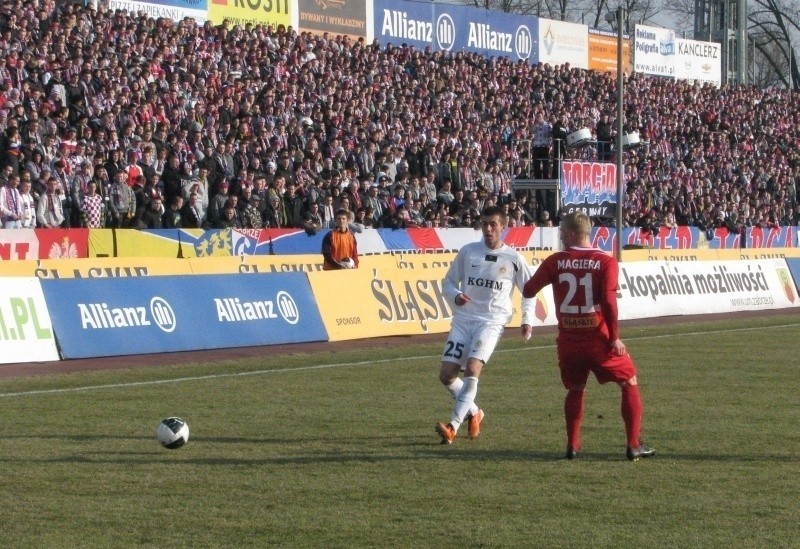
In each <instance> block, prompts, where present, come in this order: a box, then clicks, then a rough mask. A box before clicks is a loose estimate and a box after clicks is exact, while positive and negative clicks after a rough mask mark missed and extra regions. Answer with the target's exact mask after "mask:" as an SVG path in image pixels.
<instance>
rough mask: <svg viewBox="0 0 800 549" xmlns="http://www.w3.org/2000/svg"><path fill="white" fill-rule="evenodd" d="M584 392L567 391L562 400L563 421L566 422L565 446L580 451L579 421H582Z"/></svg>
mask: <svg viewBox="0 0 800 549" xmlns="http://www.w3.org/2000/svg"><path fill="white" fill-rule="evenodd" d="M584 393H585V391H567V397H566V398H565V399H564V419H566V421H567V446H568V447H569V448H572V449H573V450H580V449H581V420H582V419H583V395H584Z"/></svg>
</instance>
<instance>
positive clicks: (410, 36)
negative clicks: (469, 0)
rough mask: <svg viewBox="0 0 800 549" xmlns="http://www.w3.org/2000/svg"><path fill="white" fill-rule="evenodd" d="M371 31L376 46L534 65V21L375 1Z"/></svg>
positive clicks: (463, 9) (465, 9) (433, 5)
mask: <svg viewBox="0 0 800 549" xmlns="http://www.w3.org/2000/svg"><path fill="white" fill-rule="evenodd" d="M373 29H374V35H375V39H376V40H378V41H379V42H380V44H381V46H386V45H387V44H392V45H394V46H399V45H401V44H408V45H409V46H413V47H416V48H420V49H423V50H424V49H426V48H430V49H431V50H433V51H442V50H444V51H452V52H458V51H462V50H464V51H469V52H475V53H480V54H483V55H485V56H487V57H492V56H494V57H508V58H510V59H512V60H513V61H520V60H527V61H529V62H530V63H534V64H535V63H538V62H539V56H538V50H539V46H538V44H537V41H538V37H539V27H538V19H537V18H536V17H523V16H520V15H512V14H508V13H502V12H498V11H490V10H484V9H478V8H470V7H466V6H455V5H452V4H438V3H433V2H424V3H423V2H404V1H399V2H398V1H390V0H376V1H375V3H374V18H373Z"/></svg>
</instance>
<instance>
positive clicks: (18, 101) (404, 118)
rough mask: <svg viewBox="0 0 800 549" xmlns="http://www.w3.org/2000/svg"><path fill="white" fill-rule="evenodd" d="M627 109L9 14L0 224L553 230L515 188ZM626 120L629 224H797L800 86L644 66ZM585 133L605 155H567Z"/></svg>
mask: <svg viewBox="0 0 800 549" xmlns="http://www.w3.org/2000/svg"><path fill="white" fill-rule="evenodd" d="M615 105H616V86H615V76H613V75H610V74H605V73H599V72H592V71H586V70H582V69H575V68H571V67H570V66H568V65H562V66H549V65H545V64H538V65H537V64H529V63H524V62H512V61H510V60H508V59H505V58H486V57H484V56H481V55H478V54H470V53H465V52H452V53H449V52H429V51H422V50H419V49H415V48H410V47H407V46H405V45H402V44H385V45H381V44H377V43H374V44H368V43H366V42H365V41H363V40H354V39H351V38H349V37H346V36H335V37H333V36H328V35H327V34H326V35H321V36H318V35H312V34H308V33H297V32H296V31H294V30H293V29H291V28H289V29H286V28H283V27H278V28H276V29H272V28H271V27H265V26H251V25H246V26H245V27H238V26H233V25H230V24H228V23H223V24H221V25H214V24H212V23H210V22H206V23H200V24H198V23H196V22H195V21H193V20H190V19H185V20H183V21H180V22H173V21H170V20H166V19H153V18H149V17H147V16H145V15H144V14H138V15H137V14H130V13H128V12H125V11H121V10H117V11H111V10H107V9H104V8H102V7H101V8H99V9H98V10H96V11H95V10H93V9H90V8H88V7H83V6H80V5H75V4H73V3H62V2H55V1H54V0H30V1H29V0H25V1H23V0H2V1H0V132H1V133H2V134H1V136H0V166H2V168H1V169H0V186H1V187H0V209H1V210H2V221H3V226H4V227H6V228H13V227H58V226H61V227H131V228H144V227H148V228H160V227H206V228H207V227H220V228H223V227H243V228H262V227H299V228H305V229H306V230H307V231H309V232H315V231H318V230H320V229H321V228H324V227H330V226H331V224H332V222H333V217H334V214H335V212H336V210H337V209H339V208H345V209H347V210H348V211H350V212H352V218H353V222H354V224H355V225H356V226H362V225H363V226H364V227H391V228H404V227H414V226H425V227H469V226H475V225H476V223H478V222H479V217H480V212H481V210H482V209H483V208H484V207H486V206H487V205H492V204H499V205H502V206H503V207H504V208H507V210H508V212H509V215H510V219H511V224H512V225H545V226H547V225H552V223H553V219H554V218H555V219H556V220H557V217H558V211H557V210H556V207H555V204H554V201H553V200H552V196H549V195H548V194H547V192H541V191H540V192H538V193H537V192H530V191H522V192H516V191H515V190H514V189H513V187H512V181H513V180H514V179H517V178H529V177H537V178H548V177H556V176H557V175H558V173H557V166H558V163H557V158H556V159H554V158H553V157H554V155H555V156H559V157H561V156H563V157H565V158H569V157H576V158H591V159H594V158H598V157H599V158H605V159H607V158H608V156H609V151H610V150H611V149H610V147H611V146H610V144H609V143H607V141H608V140H609V139H613V128H614V127H615V126H616V122H615V120H614V111H615ZM625 112H626V118H625V122H624V123H625V131H626V132H634V131H636V132H639V134H640V136H641V139H642V146H640V147H638V148H635V149H631V150H630V151H627V152H626V153H625V164H626V169H625V184H626V189H625V203H624V206H623V208H624V209H623V214H624V224H625V225H627V226H640V227H645V228H650V229H656V228H658V227H672V226H675V225H693V226H698V227H700V228H702V229H708V228H712V227H715V226H726V227H728V228H729V229H730V230H732V231H736V230H741V228H742V227H745V226H764V227H771V226H778V225H797V224H798V221H799V220H800V205H798V200H797V186H798V183H800V156H799V154H798V152H799V151H800V102H798V101H793V100H792V94H791V92H787V91H784V90H776V89H765V90H762V89H756V88H753V87H746V86H739V87H726V86H723V87H721V88H716V87H713V86H709V85H704V86H701V85H696V84H693V83H689V82H685V81H675V80H667V79H661V78H653V77H647V76H643V75H638V74H634V75H632V76H630V77H629V78H628V79H627V82H626V103H625ZM582 128H588V129H591V131H592V133H593V136H594V137H595V139H599V143H598V147H597V150H596V151H595V150H594V149H593V148H591V147H589V148H586V147H583V148H576V149H574V150H570V149H569V148H566V147H564V146H563V138H564V136H565V135H566V134H567V133H569V132H571V131H575V130H578V129H582ZM609 133H610V135H609ZM596 221H597V222H598V223H602V222H603V220H602V219H597V220H596Z"/></svg>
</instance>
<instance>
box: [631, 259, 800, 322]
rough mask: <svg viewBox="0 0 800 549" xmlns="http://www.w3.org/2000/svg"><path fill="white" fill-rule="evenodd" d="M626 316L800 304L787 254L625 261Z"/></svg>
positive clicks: (754, 308) (725, 311)
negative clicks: (764, 257)
mask: <svg viewBox="0 0 800 549" xmlns="http://www.w3.org/2000/svg"><path fill="white" fill-rule="evenodd" d="M617 293H618V296H619V298H620V302H619V304H620V306H619V309H620V319H621V320H627V319H635V318H648V317H661V316H675V315H691V314H713V313H727V312H733V311H755V310H765V309H783V308H789V307H800V299H799V298H798V295H797V288H796V287H795V284H794V282H793V280H792V276H791V274H790V272H789V267H788V266H787V264H786V260H785V259H771V260H770V259H768V260H747V261H688V262H671V261H646V262H633V263H623V264H621V265H620V272H619V286H618V292H617Z"/></svg>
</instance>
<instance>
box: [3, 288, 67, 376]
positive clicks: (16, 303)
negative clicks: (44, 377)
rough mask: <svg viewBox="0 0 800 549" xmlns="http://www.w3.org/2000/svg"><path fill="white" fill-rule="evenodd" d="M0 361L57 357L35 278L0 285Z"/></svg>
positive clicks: (42, 298)
mask: <svg viewBox="0 0 800 549" xmlns="http://www.w3.org/2000/svg"><path fill="white" fill-rule="evenodd" d="M0 345H2V349H3V352H2V353H0V364H12V363H18V362H48V361H54V360H58V359H59V356H58V350H57V348H56V341H55V338H54V337H53V328H52V325H51V323H50V315H49V313H48V311H47V304H46V303H45V299H44V294H43V293H42V287H41V283H40V282H39V280H38V279H36V278H4V279H3V283H2V284H0Z"/></svg>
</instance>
